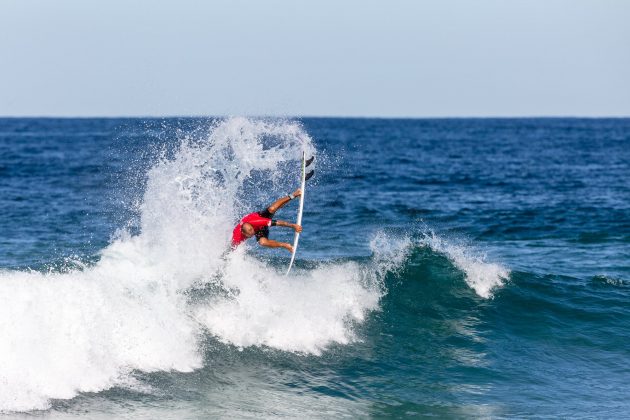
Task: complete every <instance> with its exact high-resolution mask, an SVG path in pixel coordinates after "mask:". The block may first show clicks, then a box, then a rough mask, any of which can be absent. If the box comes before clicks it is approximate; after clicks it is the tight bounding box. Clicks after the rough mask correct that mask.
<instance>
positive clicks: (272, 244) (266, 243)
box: [258, 238, 293, 252]
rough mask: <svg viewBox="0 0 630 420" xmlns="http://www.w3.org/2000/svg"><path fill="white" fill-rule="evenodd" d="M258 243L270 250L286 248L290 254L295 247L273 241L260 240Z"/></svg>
mask: <svg viewBox="0 0 630 420" xmlns="http://www.w3.org/2000/svg"><path fill="white" fill-rule="evenodd" d="M258 243H259V244H260V245H262V246H266V247H268V248H284V249H286V250H287V251H289V252H293V247H292V246H291V245H289V244H288V243H286V242H279V241H274V240H273V239H268V238H260V239H259V240H258Z"/></svg>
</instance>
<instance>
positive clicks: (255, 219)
mask: <svg viewBox="0 0 630 420" xmlns="http://www.w3.org/2000/svg"><path fill="white" fill-rule="evenodd" d="M243 223H249V224H250V225H252V226H253V227H254V232H256V233H258V232H260V231H261V230H263V229H264V228H266V227H268V226H271V219H268V218H266V217H262V216H261V215H260V214H258V213H250V214H248V215H247V216H245V217H243V218H242V219H241V221H240V223H239V224H238V225H236V227H235V228H234V231H233V232H232V246H233V247H236V246H237V245H239V244H240V243H241V242H243V241H245V240H246V239H247V237H246V236H245V235H243V232H241V227H242V226H243Z"/></svg>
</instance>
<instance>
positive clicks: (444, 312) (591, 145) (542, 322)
mask: <svg viewBox="0 0 630 420" xmlns="http://www.w3.org/2000/svg"><path fill="white" fill-rule="evenodd" d="M302 150H305V151H306V152H307V154H308V155H309V156H310V155H313V156H315V162H314V164H313V168H314V169H315V176H314V177H313V178H312V179H311V180H310V181H309V182H308V184H307V188H306V191H305V211H304V219H303V228H304V231H303V234H302V236H301V238H300V245H299V248H298V252H297V258H296V265H295V266H294V269H293V270H292V272H291V274H290V275H288V276H285V275H284V273H285V271H286V267H287V264H288V261H289V253H288V252H286V251H285V250H281V249H266V248H262V247H259V246H257V245H256V242H255V240H253V239H251V240H250V241H248V243H247V244H246V245H244V246H241V247H239V248H238V249H237V250H235V251H230V248H229V243H230V235H231V231H232V229H233V227H234V225H235V224H236V222H237V221H238V220H239V218H240V217H242V216H243V215H244V214H247V213H249V212H252V211H257V210H261V209H263V208H265V206H266V205H268V204H269V203H270V202H272V201H273V200H275V199H276V198H278V197H281V196H283V195H285V194H287V193H289V192H291V191H293V190H294V189H295V188H296V187H297V186H298V182H299V175H300V174H299V158H300V155H301V152H302ZM296 213H297V203H295V202H291V203H289V204H288V205H287V206H285V207H284V208H283V209H281V210H280V211H279V212H278V213H277V215H276V217H277V218H278V219H282V220H288V221H292V220H295V218H296ZM270 237H271V239H276V240H282V241H291V240H292V232H291V231H290V230H289V229H286V228H281V227H272V228H271V235H270ZM629 384H630V119H579V118H568V119H556V118H547V119H371V118H365V119H345V118H301V119H291V118H286V119H264V118H259V119H257V118H244V117H232V118H222V119H213V118H167V119H161V118H128V119H90V118H87V119H54V118H4V119H0V418H25V419H32V418H36V419H37V418H46V419H47V418H51V419H66V418H91V419H106V418H134V419H135V418H146V419H155V418H161V419H197V418H251V419H259V418H344V417H346V418H413V417H435V418H466V419H468V418H499V419H500V418H558V417H561V418H630V388H629Z"/></svg>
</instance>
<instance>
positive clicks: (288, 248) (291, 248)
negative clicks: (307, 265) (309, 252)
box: [284, 244, 293, 254]
mask: <svg viewBox="0 0 630 420" xmlns="http://www.w3.org/2000/svg"><path fill="white" fill-rule="evenodd" d="M285 245H286V246H285V247H284V248H285V249H286V250H287V251H289V252H290V253H291V254H293V245H289V244H285Z"/></svg>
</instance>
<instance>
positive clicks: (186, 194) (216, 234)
mask: <svg viewBox="0 0 630 420" xmlns="http://www.w3.org/2000/svg"><path fill="white" fill-rule="evenodd" d="M269 138H272V139H273V144H272V145H271V147H269V144H267V145H265V144H264V141H265V139H269ZM302 149H306V150H307V153H308V154H314V148H313V146H312V144H311V140H310V138H309V137H308V135H307V134H306V133H305V132H304V131H303V129H302V128H301V127H300V125H299V124H296V123H291V122H268V121H260V120H250V119H245V118H232V119H228V120H225V121H221V122H218V123H216V124H214V125H213V126H212V127H210V128H209V130H208V132H207V135H205V136H202V137H196V138H184V139H182V142H181V144H180V145H179V147H178V149H177V150H176V151H175V153H174V154H173V155H172V158H170V159H166V158H163V159H161V160H160V161H159V162H157V163H156V164H155V165H154V166H153V168H152V169H151V170H150V171H149V172H148V174H147V177H148V178H147V187H146V191H145V192H144V196H143V199H142V201H141V205H140V208H139V210H140V232H141V233H140V234H138V235H136V236H132V235H130V234H128V233H126V232H124V231H123V232H121V233H120V234H119V235H118V236H117V237H116V238H114V239H113V240H112V242H111V244H110V245H109V246H107V247H106V248H105V249H104V250H103V251H102V252H101V253H100V260H99V261H98V262H97V263H96V264H94V265H93V266H89V267H83V268H82V269H77V270H74V271H70V272H66V273H36V272H20V271H3V272H0V296H1V298H0V299H2V302H0V337H2V338H1V340H0V411H25V410H32V409H44V408H46V407H48V406H49V403H50V399H53V398H62V399H64V398H72V397H73V396H75V395H77V393H79V392H85V391H92V392H96V391H99V390H104V389H107V388H110V387H112V386H129V384H130V383H133V376H132V375H131V373H132V372H133V371H134V370H140V371H145V372H151V371H157V370H164V371H168V370H177V371H183V372H186V371H191V370H193V369H196V368H199V367H200V366H201V364H202V360H203V358H202V354H201V351H202V350H201V349H200V345H199V338H200V336H201V335H202V334H203V333H204V332H206V331H209V332H210V333H212V334H214V335H215V336H216V337H217V338H218V339H219V340H221V341H223V342H225V343H230V344H233V345H235V346H238V347H245V346H269V347H272V348H276V349H280V350H286V351H296V352H304V353H314V354H319V353H320V352H321V351H322V350H323V349H324V348H326V346H329V345H330V344H332V343H340V344H345V343H348V342H351V341H352V340H355V339H356V338H357V337H356V336H355V334H354V333H353V325H354V323H356V322H360V321H362V320H363V319H364V317H365V316H366V314H367V312H368V311H370V310H374V309H376V308H377V307H378V301H379V298H380V297H381V295H382V287H380V286H379V280H378V279H379V276H380V275H381V274H379V273H381V272H382V271H383V269H382V268H378V267H380V266H378V264H377V265H376V268H375V269H374V270H371V271H370V270H367V271H366V269H365V268H364V267H361V266H359V265H358V264H353V263H344V264H329V265H322V266H320V267H318V268H316V269H313V270H299V269H297V270H296V271H295V273H292V276H291V278H290V279H289V278H286V277H284V276H283V275H281V274H282V273H278V272H277V271H276V270H275V269H274V268H272V267H270V266H269V265H267V264H265V263H264V262H261V261H258V260H255V259H254V258H253V257H251V256H248V255H247V254H246V253H245V252H243V250H242V249H240V250H239V251H238V252H235V253H233V254H230V255H229V256H228V257H227V258H224V257H223V254H224V252H225V250H226V249H227V248H228V245H229V239H230V233H231V230H232V228H233V224H234V222H235V221H236V220H237V218H238V217H239V216H240V212H241V211H242V210H243V209H241V208H240V201H239V196H240V194H242V188H243V185H244V183H245V182H246V181H247V179H248V178H249V177H250V175H251V174H252V173H253V171H260V170H267V171H270V172H271V177H270V178H271V179H277V178H280V175H281V173H279V172H278V169H277V168H279V167H281V166H282V165H281V164H282V163H283V162H286V161H289V160H297V159H298V158H299V157H300V154H301V151H302ZM286 188H287V186H286V185H284V184H282V189H281V190H282V191H285V190H286ZM272 193H276V192H275V191H272ZM210 279H219V280H217V281H219V282H220V283H222V287H223V288H225V289H230V290H232V291H233V294H232V295H231V296H229V295H228V296H225V295H221V296H215V297H214V298H212V299H210V300H209V301H207V302H206V303H204V304H199V303H196V304H191V303H189V302H188V301H187V300H186V294H185V293H184V292H185V291H186V290H188V289H189V288H190V287H191V286H192V285H201V286H203V284H204V282H210V281H211V280H210Z"/></svg>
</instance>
